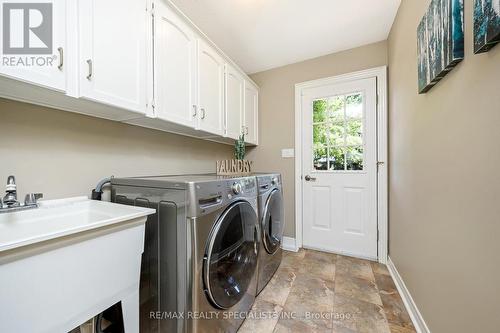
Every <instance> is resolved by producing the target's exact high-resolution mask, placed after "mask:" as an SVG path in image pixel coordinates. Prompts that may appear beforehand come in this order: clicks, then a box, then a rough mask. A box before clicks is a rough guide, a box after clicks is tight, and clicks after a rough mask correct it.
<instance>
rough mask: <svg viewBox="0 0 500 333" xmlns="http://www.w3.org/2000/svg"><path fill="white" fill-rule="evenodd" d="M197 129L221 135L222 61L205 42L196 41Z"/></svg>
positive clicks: (222, 105) (222, 102) (222, 108)
mask: <svg viewBox="0 0 500 333" xmlns="http://www.w3.org/2000/svg"><path fill="white" fill-rule="evenodd" d="M198 94H199V100H198V104H199V111H200V112H199V122H198V127H199V129H201V130H203V131H206V132H209V133H212V134H216V135H221V136H222V135H223V131H222V116H223V111H224V60H223V59H222V57H221V56H220V55H219V54H218V53H217V51H216V50H214V49H213V48H212V47H211V46H210V45H208V44H207V43H206V42H205V41H203V40H201V39H198Z"/></svg>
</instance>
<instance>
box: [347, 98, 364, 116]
mask: <svg viewBox="0 0 500 333" xmlns="http://www.w3.org/2000/svg"><path fill="white" fill-rule="evenodd" d="M345 111H346V116H347V117H348V118H363V95H362V94H361V93H359V94H354V95H349V96H346V108H345Z"/></svg>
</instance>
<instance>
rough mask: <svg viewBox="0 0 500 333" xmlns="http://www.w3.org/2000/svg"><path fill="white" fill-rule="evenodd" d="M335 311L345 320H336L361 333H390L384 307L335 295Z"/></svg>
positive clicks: (336, 322) (340, 324) (337, 322)
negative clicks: (342, 315)
mask: <svg viewBox="0 0 500 333" xmlns="http://www.w3.org/2000/svg"><path fill="white" fill-rule="evenodd" d="M334 311H335V313H337V314H344V316H345V319H342V320H334V324H337V325H339V326H344V327H347V328H350V329H352V330H355V331H356V332H359V333H389V332H390V330H389V324H388V323H387V320H386V318H385V315H384V310H383V309H382V306H380V305H377V304H373V303H369V302H365V301H360V300H357V299H353V298H349V297H343V296H339V295H335V303H334Z"/></svg>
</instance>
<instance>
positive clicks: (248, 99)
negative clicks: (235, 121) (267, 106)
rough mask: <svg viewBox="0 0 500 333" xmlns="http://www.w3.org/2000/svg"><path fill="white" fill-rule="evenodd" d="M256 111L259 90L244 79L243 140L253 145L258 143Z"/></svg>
mask: <svg viewBox="0 0 500 333" xmlns="http://www.w3.org/2000/svg"><path fill="white" fill-rule="evenodd" d="M258 112H259V92H258V90H257V88H256V87H255V86H254V85H253V84H252V83H251V82H249V81H247V80H245V117H244V131H245V142H247V143H250V144H254V145H256V144H258V134H259V132H258V124H259V123H258Z"/></svg>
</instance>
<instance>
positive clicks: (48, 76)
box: [0, 0, 66, 91]
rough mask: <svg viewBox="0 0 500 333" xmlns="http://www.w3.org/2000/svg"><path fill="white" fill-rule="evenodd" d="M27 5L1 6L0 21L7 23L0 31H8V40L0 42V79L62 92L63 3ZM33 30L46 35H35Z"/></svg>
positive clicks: (11, 4)
mask: <svg viewBox="0 0 500 333" xmlns="http://www.w3.org/2000/svg"><path fill="white" fill-rule="evenodd" d="M28 2H29V3H27V2H24V1H23V2H14V1H12V2H11V1H9V2H5V3H3V6H2V9H1V10H2V14H1V15H2V16H1V17H3V18H7V20H8V21H7V20H6V21H5V22H4V26H3V28H4V29H9V31H8V33H7V31H4V32H3V36H4V37H6V38H8V39H7V40H2V42H3V45H4V49H3V59H2V62H1V64H0V75H4V76H7V77H10V78H14V79H18V80H20V81H25V82H28V83H33V84H36V85H39V86H42V87H46V88H51V89H55V90H60V91H65V90H66V66H65V63H64V61H65V59H64V55H65V51H66V1H65V0H52V1H46V0H44V1H43V2H42V1H31V0H30V1H28ZM25 20H27V21H25ZM51 24H52V26H50V25H51ZM26 25H28V26H30V27H32V25H33V26H34V27H33V31H32V30H31V29H28V30H27V29H24V27H25V26H26ZM36 27H39V29H44V31H49V33H48V34H43V33H38V34H37V31H36V30H35V28H36ZM38 31H40V30H38ZM25 34H26V35H25ZM5 46H7V48H6V47H5Z"/></svg>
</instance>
